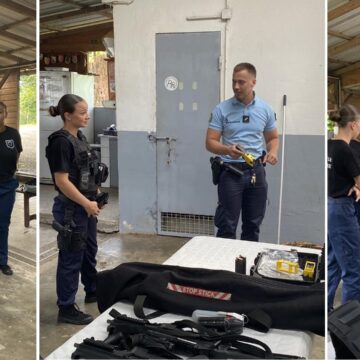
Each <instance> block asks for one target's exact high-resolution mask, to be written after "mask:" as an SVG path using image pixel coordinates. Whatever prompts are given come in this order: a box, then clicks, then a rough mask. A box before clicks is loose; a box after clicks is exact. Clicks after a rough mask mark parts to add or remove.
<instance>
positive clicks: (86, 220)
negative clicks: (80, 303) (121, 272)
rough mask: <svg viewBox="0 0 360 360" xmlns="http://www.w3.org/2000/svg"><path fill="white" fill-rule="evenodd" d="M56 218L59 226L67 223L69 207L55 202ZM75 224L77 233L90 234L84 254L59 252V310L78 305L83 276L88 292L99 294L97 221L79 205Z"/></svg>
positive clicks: (82, 252)
mask: <svg viewBox="0 0 360 360" xmlns="http://www.w3.org/2000/svg"><path fill="white" fill-rule="evenodd" d="M53 215H54V218H55V220H56V221H57V222H59V223H60V224H63V223H64V215H65V203H64V202H63V201H62V200H61V199H59V197H56V198H55V202H54V206H53ZM73 220H74V222H75V224H76V228H75V229H74V230H75V231H85V232H87V239H86V246H85V248H84V249H82V250H69V251H65V250H59V255H58V266H57V273H56V291H57V297H58V300H57V304H58V306H69V305H72V304H74V303H75V296H76V293H77V290H78V287H79V275H80V274H81V282H82V283H83V285H84V289H85V292H86V293H87V294H88V293H92V292H95V291H96V274H97V271H96V253H97V249H98V247H97V241H96V228H97V219H96V218H95V217H88V216H87V213H86V211H85V210H84V208H83V207H82V206H80V205H77V204H75V208H74V216H73Z"/></svg>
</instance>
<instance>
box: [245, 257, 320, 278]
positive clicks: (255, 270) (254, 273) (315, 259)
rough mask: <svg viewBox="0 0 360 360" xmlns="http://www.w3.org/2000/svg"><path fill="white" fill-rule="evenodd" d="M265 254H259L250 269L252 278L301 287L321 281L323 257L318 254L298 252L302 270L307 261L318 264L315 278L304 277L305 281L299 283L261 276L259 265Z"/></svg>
mask: <svg viewBox="0 0 360 360" xmlns="http://www.w3.org/2000/svg"><path fill="white" fill-rule="evenodd" d="M265 253H266V252H259V253H258V254H257V256H256V258H255V260H254V265H253V266H252V267H251V269H250V275H251V276H256V277H261V278H263V279H269V280H276V281H281V282H285V283H289V284H301V285H312V284H314V283H316V282H319V281H320V262H321V261H320V259H321V256H319V255H318V254H314V253H304V252H299V251H297V254H298V257H299V267H300V268H301V269H304V267H305V263H306V261H313V262H315V264H316V267H315V276H314V278H313V279H309V278H306V277H303V280H302V281H299V280H291V279H279V278H272V277H268V276H264V275H262V274H260V273H259V271H258V265H259V263H260V260H261V258H262V256H263V255H264V254H265Z"/></svg>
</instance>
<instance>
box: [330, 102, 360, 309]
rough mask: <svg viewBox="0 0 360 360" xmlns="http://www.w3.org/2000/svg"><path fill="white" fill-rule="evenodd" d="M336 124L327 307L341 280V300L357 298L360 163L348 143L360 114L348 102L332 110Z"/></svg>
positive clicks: (359, 284) (357, 131) (359, 293)
mask: <svg viewBox="0 0 360 360" xmlns="http://www.w3.org/2000/svg"><path fill="white" fill-rule="evenodd" d="M330 119H331V120H332V121H334V122H336V123H337V124H338V126H339V132H338V135H337V136H336V138H335V139H332V140H329V141H328V195H329V197H328V240H329V241H328V309H329V310H331V309H332V308H333V303H334V297H335V292H336V289H337V287H338V285H339V282H340V280H342V281H343V288H342V303H345V302H347V301H349V300H360V226H359V223H358V221H357V217H356V212H355V202H356V201H358V200H359V199H360V190H359V189H360V166H359V165H358V162H357V161H356V159H355V155H354V153H353V151H352V149H351V147H350V145H349V143H350V141H351V140H352V139H354V138H356V137H357V136H359V134H360V114H359V112H358V111H357V109H356V108H355V107H353V106H351V105H344V106H343V107H342V108H341V109H340V111H337V112H332V113H331V114H330Z"/></svg>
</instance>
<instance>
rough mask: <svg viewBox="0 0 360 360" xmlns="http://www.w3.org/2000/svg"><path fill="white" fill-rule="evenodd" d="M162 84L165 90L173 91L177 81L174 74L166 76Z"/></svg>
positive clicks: (176, 86) (177, 83)
mask: <svg viewBox="0 0 360 360" xmlns="http://www.w3.org/2000/svg"><path fill="white" fill-rule="evenodd" d="M164 85H165V88H166V90H169V91H174V90H176V89H177V88H178V85H179V81H178V79H177V78H176V77H175V76H168V77H167V78H166V79H165V81H164Z"/></svg>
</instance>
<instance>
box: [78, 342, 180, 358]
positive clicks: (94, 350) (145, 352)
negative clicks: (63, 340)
mask: <svg viewBox="0 0 360 360" xmlns="http://www.w3.org/2000/svg"><path fill="white" fill-rule="evenodd" d="M75 347H76V350H75V351H74V352H73V353H72V354H71V359H182V358H181V357H178V356H177V357H174V356H172V354H171V353H168V352H164V354H163V355H160V354H159V352H154V351H151V349H147V348H145V347H141V346H135V347H134V348H133V349H131V350H120V349H119V347H118V346H115V345H109V344H107V343H105V342H104V341H99V340H95V339H94V338H88V339H85V340H84V341H83V342H82V343H81V344H75Z"/></svg>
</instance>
